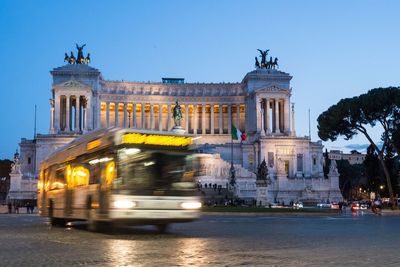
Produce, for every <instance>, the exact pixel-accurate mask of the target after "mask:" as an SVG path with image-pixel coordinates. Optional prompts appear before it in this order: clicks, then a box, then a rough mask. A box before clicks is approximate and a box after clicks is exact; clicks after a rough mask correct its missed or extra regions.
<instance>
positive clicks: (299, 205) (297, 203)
mask: <svg viewBox="0 0 400 267" xmlns="http://www.w3.org/2000/svg"><path fill="white" fill-rule="evenodd" d="M293 208H294V209H302V208H303V202H301V201H298V202H295V203H293Z"/></svg>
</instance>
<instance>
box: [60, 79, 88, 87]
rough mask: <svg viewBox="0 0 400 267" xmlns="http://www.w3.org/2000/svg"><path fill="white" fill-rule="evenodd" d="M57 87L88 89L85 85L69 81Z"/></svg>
mask: <svg viewBox="0 0 400 267" xmlns="http://www.w3.org/2000/svg"><path fill="white" fill-rule="evenodd" d="M57 86H58V87H67V88H86V87H89V86H87V85H86V84H83V83H81V82H78V81H76V80H69V81H66V82H63V83H61V84H58V85H57Z"/></svg>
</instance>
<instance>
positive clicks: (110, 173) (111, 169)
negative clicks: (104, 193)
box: [105, 161, 116, 187]
mask: <svg viewBox="0 0 400 267" xmlns="http://www.w3.org/2000/svg"><path fill="white" fill-rule="evenodd" d="M105 171H106V175H105V178H106V180H105V182H106V185H107V187H108V186H110V185H111V183H112V181H113V180H114V178H115V176H116V169H115V163H114V161H111V162H109V163H107V165H106V168H105Z"/></svg>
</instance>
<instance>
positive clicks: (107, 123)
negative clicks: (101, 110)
mask: <svg viewBox="0 0 400 267" xmlns="http://www.w3.org/2000/svg"><path fill="white" fill-rule="evenodd" d="M108 127H110V102H106V128H108Z"/></svg>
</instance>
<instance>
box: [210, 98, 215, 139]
mask: <svg viewBox="0 0 400 267" xmlns="http://www.w3.org/2000/svg"><path fill="white" fill-rule="evenodd" d="M210 116H211V118H210V120H211V123H210V124H211V126H210V128H211V129H210V133H211V134H214V104H211V115H210Z"/></svg>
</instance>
